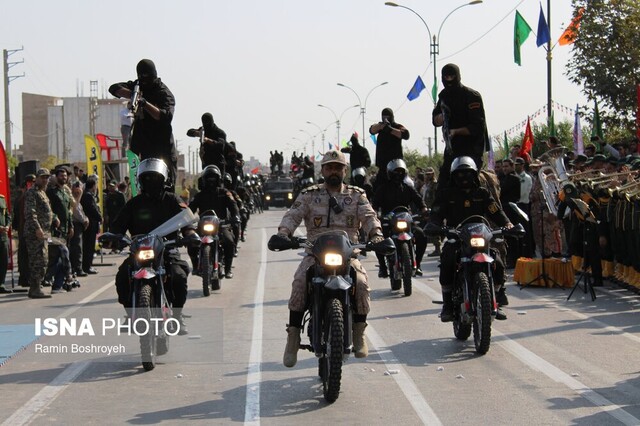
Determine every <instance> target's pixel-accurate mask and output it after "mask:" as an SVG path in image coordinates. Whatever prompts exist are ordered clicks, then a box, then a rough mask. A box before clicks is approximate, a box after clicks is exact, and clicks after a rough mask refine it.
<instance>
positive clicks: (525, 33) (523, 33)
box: [513, 10, 531, 65]
mask: <svg viewBox="0 0 640 426" xmlns="http://www.w3.org/2000/svg"><path fill="white" fill-rule="evenodd" d="M530 33H531V27H530V26H529V24H527V21H525V20H524V18H523V17H522V15H520V12H518V11H517V10H516V22H515V25H514V27H513V61H514V62H515V63H516V64H518V65H522V63H521V60H520V46H522V45H523V44H524V41H525V40H526V39H527V37H529V34H530Z"/></svg>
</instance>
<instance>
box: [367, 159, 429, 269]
mask: <svg viewBox="0 0 640 426" xmlns="http://www.w3.org/2000/svg"><path fill="white" fill-rule="evenodd" d="M387 177H388V178H389V180H388V181H386V182H384V183H383V184H381V185H380V186H378V188H377V189H376V193H375V195H374V197H373V201H372V204H373V208H374V209H375V210H376V211H378V209H380V210H382V215H381V217H384V216H385V215H387V214H388V213H389V212H391V211H392V210H393V209H394V208H396V207H399V206H403V207H407V208H408V209H410V210H411V206H412V205H413V206H414V207H415V209H416V210H419V211H420V213H421V214H422V215H424V216H426V215H427V211H428V210H427V205H426V204H425V203H424V200H423V199H422V197H421V196H420V194H419V193H418V191H416V190H415V189H414V188H413V187H412V186H409V185H407V184H406V183H405V182H404V180H405V178H406V177H407V164H406V163H405V162H404V160H402V159H400V158H397V159H395V160H391V161H389V163H388V164H387ZM383 230H384V232H385V237H388V236H389V235H387V234H388V232H389V230H388V229H384V228H383ZM412 231H413V235H414V238H415V242H416V265H417V269H416V275H418V276H422V269H421V268H420V264H421V263H422V258H423V256H424V252H425V251H426V249H427V238H426V237H425V235H424V231H423V230H422V229H421V228H420V227H419V226H415V227H413V228H412ZM377 256H378V262H379V264H380V271H379V272H378V276H379V277H380V278H388V277H389V271H388V270H387V264H386V263H385V259H384V256H382V255H379V254H378V255H377Z"/></svg>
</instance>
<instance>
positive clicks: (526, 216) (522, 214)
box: [509, 201, 529, 222]
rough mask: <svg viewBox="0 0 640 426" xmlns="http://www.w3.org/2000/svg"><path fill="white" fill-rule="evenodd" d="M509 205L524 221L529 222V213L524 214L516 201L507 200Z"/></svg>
mask: <svg viewBox="0 0 640 426" xmlns="http://www.w3.org/2000/svg"><path fill="white" fill-rule="evenodd" d="M509 207H511V209H512V210H513V211H514V212H515V213H516V214H517V215H518V216H519V217H520V218H521V219H522V220H524V221H525V222H529V215H528V214H526V213H525V212H524V211H522V209H521V208H520V207H518V205H517V204H516V203H514V202H513V201H509Z"/></svg>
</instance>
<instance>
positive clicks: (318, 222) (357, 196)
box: [278, 150, 384, 367]
mask: <svg viewBox="0 0 640 426" xmlns="http://www.w3.org/2000/svg"><path fill="white" fill-rule="evenodd" d="M321 165H322V169H321V172H322V176H323V177H324V178H325V180H326V183H324V184H320V185H313V186H310V187H309V188H305V189H303V190H302V191H301V193H300V195H299V196H298V197H297V198H296V200H295V202H294V203H293V205H292V206H291V209H289V210H288V211H287V212H286V213H285V215H284V217H283V218H282V221H281V222H280V225H279V226H278V236H279V237H280V238H284V239H289V238H290V237H291V235H293V233H294V231H295V230H296V228H297V227H298V226H299V225H300V223H301V222H302V221H303V220H304V223H305V227H306V229H307V238H308V239H309V240H311V241H313V240H314V239H315V238H316V237H317V235H318V234H321V233H323V232H326V231H345V232H346V233H347V234H348V235H349V238H350V239H351V242H352V243H357V242H358V229H359V228H360V227H361V226H362V228H363V229H364V231H365V232H366V235H367V236H368V238H369V239H370V240H371V241H372V242H374V243H377V242H380V241H382V240H383V239H384V238H383V236H382V228H381V226H380V221H379V220H378V219H377V217H376V213H375V211H374V210H373V208H372V207H371V204H370V203H369V200H368V199H367V196H366V195H365V193H364V191H363V190H362V189H360V188H357V187H354V186H350V185H345V184H344V183H343V181H344V179H345V177H346V175H347V160H346V159H345V156H344V154H343V153H341V152H339V151H335V150H332V151H328V152H327V153H326V154H325V155H324V157H323V159H322V162H321ZM314 262H315V259H314V257H313V256H306V257H304V258H303V260H302V262H301V263H300V265H299V266H298V269H297V270H296V273H295V275H294V277H293V283H292V289H291V297H290V298H289V324H288V325H287V333H288V337H287V346H286V348H285V350H284V357H283V363H284V365H285V367H293V366H294V365H296V362H297V360H298V349H299V347H300V332H301V329H302V319H303V316H304V310H305V306H306V297H307V289H306V274H307V270H308V269H309V268H310V267H311V266H313V263H314ZM351 266H352V267H353V268H354V269H355V270H356V271H357V280H356V281H357V282H356V286H355V289H356V295H355V299H356V303H355V311H356V313H355V314H354V315H353V323H354V324H353V348H354V352H355V356H356V358H364V357H366V356H367V355H368V354H369V349H368V347H367V344H366V341H365V339H364V330H365V328H366V326H367V323H366V320H367V314H368V313H369V286H368V284H367V273H366V271H365V270H364V267H363V266H362V264H361V263H360V261H358V260H357V259H351Z"/></svg>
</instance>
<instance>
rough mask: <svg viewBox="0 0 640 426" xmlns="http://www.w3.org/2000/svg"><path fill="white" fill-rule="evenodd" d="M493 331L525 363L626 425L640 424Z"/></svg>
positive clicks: (614, 405) (604, 399) (551, 365)
mask: <svg viewBox="0 0 640 426" xmlns="http://www.w3.org/2000/svg"><path fill="white" fill-rule="evenodd" d="M492 331H493V333H494V335H495V337H498V339H497V343H498V344H499V345H500V346H502V347H503V348H505V349H506V350H507V352H510V353H511V354H512V355H514V356H515V357H516V358H518V359H519V360H520V361H522V362H523V363H524V364H527V365H529V366H530V367H533V368H535V369H536V370H538V371H540V372H541V373H543V374H544V375H546V376H547V377H549V378H550V379H551V380H553V381H555V382H557V383H562V384H563V385H565V386H567V387H568V388H569V389H572V390H573V391H575V392H576V393H577V394H578V395H580V396H582V397H583V398H585V399H587V400H589V401H591V402H592V403H593V404H594V405H595V406H596V407H598V408H600V409H601V410H602V411H604V412H606V413H607V414H609V415H610V416H612V417H613V418H615V419H617V420H619V421H621V422H622V423H624V424H625V425H638V424H640V419H638V418H636V417H634V416H632V415H631V414H630V413H628V412H627V411H625V410H624V409H622V407H620V406H619V405H617V404H614V403H613V402H611V401H609V400H608V399H607V398H605V397H603V396H602V395H600V394H599V393H597V392H596V391H594V390H593V389H591V388H589V387H588V386H587V385H585V384H583V383H581V382H579V381H578V380H576V379H574V378H573V377H571V376H570V375H568V374H567V373H565V372H564V371H562V370H560V369H559V368H557V367H556V366H554V365H553V364H551V363H549V362H547V361H545V360H544V359H542V358H540V357H539V356H538V355H536V354H534V353H533V352H531V351H530V350H528V349H526V348H525V347H523V346H522V345H520V344H518V343H516V342H514V341H513V340H511V339H509V338H508V337H507V336H505V335H504V334H502V333H500V332H499V331H498V330H496V329H493V330H492Z"/></svg>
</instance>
